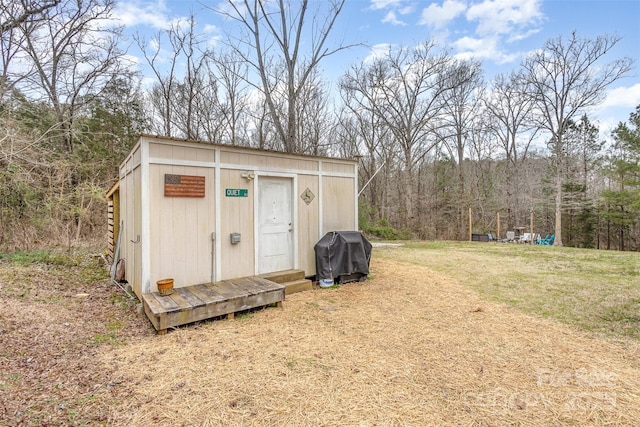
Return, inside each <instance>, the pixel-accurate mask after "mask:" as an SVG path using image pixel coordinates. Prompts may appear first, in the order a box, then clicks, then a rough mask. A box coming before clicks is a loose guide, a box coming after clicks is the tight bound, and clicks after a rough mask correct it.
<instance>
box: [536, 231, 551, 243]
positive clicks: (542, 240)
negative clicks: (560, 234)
mask: <svg viewBox="0 0 640 427" xmlns="http://www.w3.org/2000/svg"><path fill="white" fill-rule="evenodd" d="M550 237H551V234H549V233H547V235H546V236H544V239H541V238H540V236H538V238H537V239H536V242H535V243H536V245H543V244H544V243H542V242H544V241H547V240H549V238H550Z"/></svg>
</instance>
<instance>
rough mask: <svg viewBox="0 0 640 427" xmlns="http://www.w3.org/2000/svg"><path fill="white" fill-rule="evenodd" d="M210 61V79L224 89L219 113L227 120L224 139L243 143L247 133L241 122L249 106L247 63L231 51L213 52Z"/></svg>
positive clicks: (237, 143)
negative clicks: (244, 131)
mask: <svg viewBox="0 0 640 427" xmlns="http://www.w3.org/2000/svg"><path fill="white" fill-rule="evenodd" d="M210 63H211V64H210V66H209V70H210V71H209V76H210V79H209V80H210V82H211V83H212V84H213V83H215V84H219V85H220V86H221V88H222V89H223V91H222V94H220V96H219V100H218V101H219V113H220V114H221V115H222V117H223V118H224V122H225V126H224V127H225V131H224V134H225V138H224V139H225V141H226V142H228V143H229V144H231V145H242V142H246V138H245V137H244V136H245V135H242V133H243V132H242V129H241V123H242V120H243V116H245V115H246V113H247V111H246V110H247V106H248V99H247V97H248V96H247V90H246V89H247V88H246V85H245V82H246V80H247V78H248V77H247V72H248V71H247V64H246V63H245V62H243V61H239V60H238V59H237V58H236V57H234V55H232V54H231V53H230V52H223V53H220V54H218V55H215V54H213V55H212V56H211V61H210ZM214 68H215V70H214ZM214 78H215V80H214ZM241 136H242V137H241Z"/></svg>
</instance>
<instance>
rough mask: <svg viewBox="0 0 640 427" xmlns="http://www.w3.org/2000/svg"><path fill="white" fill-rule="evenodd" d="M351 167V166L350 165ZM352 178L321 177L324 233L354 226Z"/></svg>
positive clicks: (347, 229) (353, 188)
mask: <svg viewBox="0 0 640 427" xmlns="http://www.w3.org/2000/svg"><path fill="white" fill-rule="evenodd" d="M352 168H353V166H352ZM353 179H354V178H347V177H336V176H325V177H323V178H322V219H323V224H324V227H323V230H324V233H327V232H329V231H349V230H353V229H354V227H355V187H354V182H353Z"/></svg>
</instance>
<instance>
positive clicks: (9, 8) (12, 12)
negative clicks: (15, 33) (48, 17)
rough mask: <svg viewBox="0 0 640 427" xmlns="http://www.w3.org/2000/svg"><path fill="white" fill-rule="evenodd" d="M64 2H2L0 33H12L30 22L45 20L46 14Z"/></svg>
mask: <svg viewBox="0 0 640 427" xmlns="http://www.w3.org/2000/svg"><path fill="white" fill-rule="evenodd" d="M61 2H62V0H0V33H2V34H4V33H5V32H8V31H12V30H14V29H16V28H18V27H19V26H20V25H22V24H24V23H26V22H28V21H41V20H43V19H45V14H44V12H46V11H48V10H49V9H51V8H53V7H55V6H57V5H59V4H60V3H61Z"/></svg>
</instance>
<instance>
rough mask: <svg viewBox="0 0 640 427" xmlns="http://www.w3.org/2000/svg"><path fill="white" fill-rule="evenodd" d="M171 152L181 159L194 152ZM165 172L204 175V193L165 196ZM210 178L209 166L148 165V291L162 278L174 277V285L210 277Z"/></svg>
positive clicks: (212, 198)
mask: <svg viewBox="0 0 640 427" xmlns="http://www.w3.org/2000/svg"><path fill="white" fill-rule="evenodd" d="M194 151H196V150H194ZM173 154H174V155H176V156H178V157H179V158H180V157H182V158H183V159H184V158H186V157H191V156H189V154H198V153H192V152H191V151H190V150H187V151H182V150H173ZM200 154H202V153H200ZM193 157H194V158H192V159H191V160H198V159H197V157H198V156H197V155H196V156H193ZM165 174H175V175H193V176H204V177H205V197H165V196H164V176H165ZM214 179H215V174H214V169H213V168H205V167H190V166H175V165H154V164H152V165H150V169H149V192H150V193H149V199H150V215H149V220H150V221H149V222H150V223H149V231H150V255H151V266H150V279H151V291H152V292H155V291H156V290H157V285H156V282H157V281H158V280H160V279H163V278H169V277H170V278H174V279H175V282H174V286H175V287H176V288H180V287H184V286H190V285H193V284H196V283H206V282H209V281H211V273H212V260H211V252H212V243H213V242H212V240H211V233H213V232H214V231H215V181H214Z"/></svg>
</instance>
